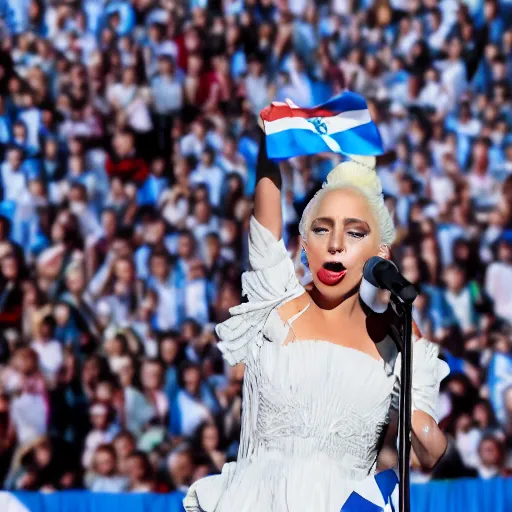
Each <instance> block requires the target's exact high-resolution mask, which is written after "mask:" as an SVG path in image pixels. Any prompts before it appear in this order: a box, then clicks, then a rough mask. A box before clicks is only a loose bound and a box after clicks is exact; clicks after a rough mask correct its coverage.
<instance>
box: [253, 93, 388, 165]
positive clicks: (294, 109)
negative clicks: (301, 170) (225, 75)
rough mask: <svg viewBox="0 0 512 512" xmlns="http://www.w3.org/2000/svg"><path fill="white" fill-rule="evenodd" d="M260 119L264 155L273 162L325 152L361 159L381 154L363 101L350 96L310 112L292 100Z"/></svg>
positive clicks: (273, 105) (267, 110)
mask: <svg viewBox="0 0 512 512" xmlns="http://www.w3.org/2000/svg"><path fill="white" fill-rule="evenodd" d="M260 116H261V119H262V121H263V127H264V129H265V134H266V141H267V154H268V157H269V158H271V159H274V160H282V159H285V158H292V157H294V156H300V155H314V154H317V153H323V152H326V151H330V152H333V153H339V154H345V155H362V156H375V155H381V154H382V153H383V152H384V149H383V146H382V140H381V138H380V134H379V130H378V129H377V126H376V125H375V123H374V122H373V121H372V118H371V116H370V112H369V110H368V106H367V104H366V101H365V100H364V98H363V97H362V96H360V95H358V94H355V93H353V92H344V93H343V94H340V95H339V96H336V97H335V98H332V99H330V100H329V101H328V102H327V103H324V104H323V105H319V106H317V107H313V108H302V107H299V106H298V105H295V103H293V102H292V101H291V100H287V101H286V102H285V103H283V102H273V103H271V104H270V105H269V106H268V107H266V108H264V109H263V110H262V111H261V113H260Z"/></svg>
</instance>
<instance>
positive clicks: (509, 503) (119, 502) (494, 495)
mask: <svg viewBox="0 0 512 512" xmlns="http://www.w3.org/2000/svg"><path fill="white" fill-rule="evenodd" d="M14 494H15V495H16V496H17V497H18V499H19V500H21V501H22V502H23V503H24V504H25V506H26V507H27V508H28V509H29V510H30V512H118V511H119V512H183V506H182V503H181V501H182V499H183V494H181V493H178V492H174V493H170V494H100V493H90V492H84V491H68V492H56V493H50V494H44V493H30V492H16V493H14ZM411 503H412V506H411V509H412V512H510V511H511V510H512V478H493V479H491V480H476V479H461V480H450V481H436V482H430V483H428V484H423V485H421V484H416V485H412V486H411ZM269 512H280V511H269ZM283 512H284V511H283ZM319 512H320V511H319ZM322 512H323V511H322Z"/></svg>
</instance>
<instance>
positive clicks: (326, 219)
mask: <svg viewBox="0 0 512 512" xmlns="http://www.w3.org/2000/svg"><path fill="white" fill-rule="evenodd" d="M322 222H323V223H325V224H329V225H330V226H334V220H333V219H332V218H331V217H317V218H316V219H315V220H314V221H313V222H312V224H311V227H313V226H314V225H315V224H317V223H322ZM343 224H344V225H345V226H348V225H350V224H364V226H365V227H366V229H367V230H368V231H371V230H370V225H369V224H368V222H366V221H365V220H362V219H358V218H356V217H347V218H346V219H345V220H344V221H343Z"/></svg>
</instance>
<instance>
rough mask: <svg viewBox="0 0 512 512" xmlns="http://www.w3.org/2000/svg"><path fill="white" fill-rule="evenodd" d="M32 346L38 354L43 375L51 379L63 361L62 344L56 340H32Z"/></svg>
mask: <svg viewBox="0 0 512 512" xmlns="http://www.w3.org/2000/svg"><path fill="white" fill-rule="evenodd" d="M32 348H33V349H34V350H35V351H36V352H37V355H38V356H39V365H40V367H41V371H42V372H43V375H44V376H45V377H47V378H49V379H51V380H53V379H54V378H55V377H56V376H57V372H58V371H59V370H60V368H61V366H62V363H63V361H64V358H63V356H62V345H61V344H60V343H59V342H58V341H57V340H49V341H41V340H35V341H33V342H32Z"/></svg>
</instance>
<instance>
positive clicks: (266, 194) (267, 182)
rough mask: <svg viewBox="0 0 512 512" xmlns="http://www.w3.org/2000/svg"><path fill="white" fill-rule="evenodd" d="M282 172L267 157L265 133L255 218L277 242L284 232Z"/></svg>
mask: <svg viewBox="0 0 512 512" xmlns="http://www.w3.org/2000/svg"><path fill="white" fill-rule="evenodd" d="M281 186H282V180H281V171H280V170H279V165H278V164H277V163H275V162H273V161H271V160H269V158H268V157H267V145H266V141H265V133H264V132H263V131H262V132H261V138H260V148H259V153H258V163H257V166H256V190H255V193H254V216H255V217H256V220H257V221H258V222H259V223H260V224H261V225H262V226H264V227H265V228H267V229H268V230H269V231H270V232H271V233H272V234H273V235H274V236H275V237H276V239H277V240H280V239H281V235H282V231H283V216H282V213H281Z"/></svg>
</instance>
